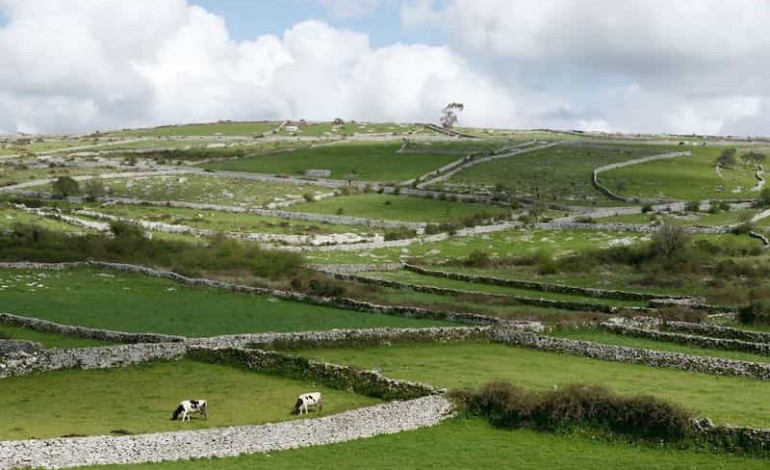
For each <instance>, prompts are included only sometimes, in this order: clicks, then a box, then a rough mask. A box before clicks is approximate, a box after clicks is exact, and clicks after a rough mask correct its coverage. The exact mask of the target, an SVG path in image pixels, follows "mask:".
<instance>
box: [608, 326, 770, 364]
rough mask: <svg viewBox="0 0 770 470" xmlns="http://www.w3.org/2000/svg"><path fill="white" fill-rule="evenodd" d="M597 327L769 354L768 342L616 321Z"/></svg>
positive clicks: (677, 342)
mask: <svg viewBox="0 0 770 470" xmlns="http://www.w3.org/2000/svg"><path fill="white" fill-rule="evenodd" d="M599 328H600V329H602V330H605V331H608V332H610V333H615V334H619V335H624V336H631V337H635V338H645V339H651V340H655V341H665V342H669V343H676V344H681V345H684V346H697V347H701V348H707V349H719V350H723V351H740V352H746V353H752V354H761V355H765V356H768V355H770V344H766V343H754V342H750V341H743V340H737V339H724V338H709V337H707V336H695V335H687V334H682V333H670V332H665V331H658V330H654V329H649V328H639V327H636V326H630V325H623V324H618V323H606V322H605V323H600V324H599Z"/></svg>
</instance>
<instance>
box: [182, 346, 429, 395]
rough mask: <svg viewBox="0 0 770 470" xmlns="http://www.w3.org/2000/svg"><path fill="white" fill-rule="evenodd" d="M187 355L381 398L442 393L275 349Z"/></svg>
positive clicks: (194, 350) (197, 351)
mask: <svg viewBox="0 0 770 470" xmlns="http://www.w3.org/2000/svg"><path fill="white" fill-rule="evenodd" d="M187 355H188V357H190V358H191V359H194V360H197V361H201V362H208V363H213V364H228V365H234V366H237V367H241V368H244V369H247V370H252V371H256V372H261V373H265V374H270V375H278V376H281V377H286V378H292V379H297V380H304V381H312V382H314V383H319V384H323V385H326V386H329V387H332V388H336V389H339V390H352V391H354V392H355V393H358V394H361V395H367V396H371V397H376V398H382V399H384V400H409V399H413V398H419V397H424V396H427V395H434V394H438V393H442V392H443V390H441V389H437V388H435V387H433V386H432V385H426V384H421V383H417V382H407V381H401V380H394V379H390V378H388V377H384V376H382V375H380V374H379V373H378V372H376V371H370V370H362V369H356V368H354V367H348V366H340V365H336V364H330V363H327V362H321V361H315V360H313V359H307V358H304V357H299V356H292V355H289V354H285V353H279V352H275V351H262V350H258V349H254V350H244V349H204V348H191V349H190V350H189V351H188V354H187Z"/></svg>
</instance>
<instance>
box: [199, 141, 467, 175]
mask: <svg viewBox="0 0 770 470" xmlns="http://www.w3.org/2000/svg"><path fill="white" fill-rule="evenodd" d="M400 147H401V144H400V143H350V144H348V143H343V144H335V145H323V146H318V147H312V148H305V149H301V150H297V151H294V152H288V153H281V154H276V155H265V156H260V157H254V158H242V159H238V160H231V161H225V162H217V163H209V164H206V165H204V166H203V167H204V168H209V169H213V170H230V171H246V172H255V173H271V174H286V175H295V176H296V175H302V174H304V172H305V170H313V169H316V170H331V172H332V174H331V178H333V179H340V180H352V181H392V182H398V181H403V180H408V179H411V178H416V177H418V176H420V175H422V174H425V173H427V172H429V171H431V170H434V169H436V168H440V167H442V166H444V165H446V164H447V163H449V162H451V161H454V160H456V159H457V156H456V155H429V154H428V155H422V154H398V153H396V150H398V149H399V148H400Z"/></svg>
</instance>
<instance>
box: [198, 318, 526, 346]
mask: <svg viewBox="0 0 770 470" xmlns="http://www.w3.org/2000/svg"><path fill="white" fill-rule="evenodd" d="M519 327H520V328H535V326H530V325H529V324H525V323H522V324H521V325H519ZM489 329H490V327H488V326H477V327H436V328H369V329H362V330H352V329H345V330H329V331H300V332H291V333H254V334H238V335H222V336H213V337H209V338H193V339H190V340H189V341H188V342H187V344H188V345H189V346H190V347H199V348H206V349H226V348H257V349H300V348H323V347H340V346H346V347H350V346H356V347H357V346H375V345H382V344H393V343H402V342H450V341H469V340H474V339H486V337H487V333H488V332H489Z"/></svg>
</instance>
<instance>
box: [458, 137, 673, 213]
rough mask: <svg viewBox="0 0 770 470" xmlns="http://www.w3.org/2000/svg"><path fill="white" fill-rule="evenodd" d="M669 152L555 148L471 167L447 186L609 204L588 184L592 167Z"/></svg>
mask: <svg viewBox="0 0 770 470" xmlns="http://www.w3.org/2000/svg"><path fill="white" fill-rule="evenodd" d="M671 150H672V149H671V148H669V147H663V146H660V147H658V146H650V145H635V146H633V145H618V144H606V145H605V144H590V145H579V146H578V145H558V146H556V147H551V148H548V149H544V150H538V151H534V152H529V153H524V154H521V155H516V156H513V157H511V158H504V159H500V160H494V161H491V162H486V163H482V164H479V165H476V166H473V167H470V168H468V169H466V170H463V171H461V172H459V173H457V174H455V175H454V176H452V177H451V178H450V179H449V183H450V184H452V185H461V186H472V187H475V188H478V187H479V186H486V187H489V188H502V189H504V190H506V191H508V192H509V193H510V194H512V195H515V196H520V197H530V198H535V199H540V200H544V201H549V202H567V203H576V202H577V203H590V202H601V203H602V204H607V205H611V204H610V203H611V201H609V200H608V199H607V198H606V197H604V196H603V195H602V194H601V193H600V192H598V191H597V190H596V189H595V188H594V187H593V186H592V185H591V174H592V172H593V170H594V168H596V167H599V166H602V165H607V164H610V163H615V162H622V161H627V160H633V159H635V158H640V157H645V156H650V155H657V154H661V153H666V152H670V151H671ZM557 168H558V171H554V170H555V169H557Z"/></svg>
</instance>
